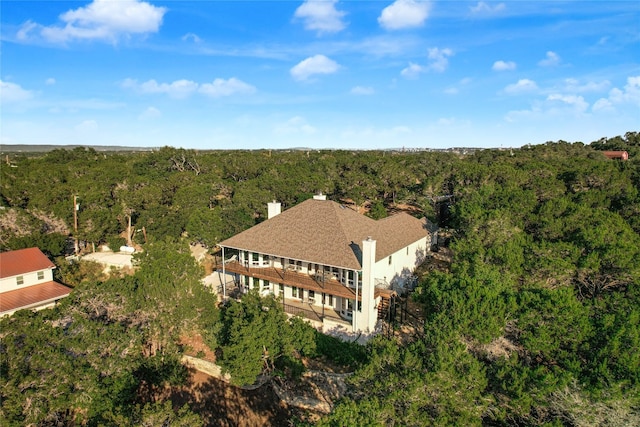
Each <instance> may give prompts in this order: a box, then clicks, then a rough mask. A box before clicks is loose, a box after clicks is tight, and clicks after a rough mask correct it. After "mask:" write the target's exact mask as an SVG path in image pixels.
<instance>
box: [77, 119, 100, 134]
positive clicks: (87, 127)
mask: <svg viewBox="0 0 640 427" xmlns="http://www.w3.org/2000/svg"><path fill="white" fill-rule="evenodd" d="M75 129H76V131H78V132H83V133H86V132H93V131H95V130H97V129H98V122H96V121H95V120H85V121H83V122H82V123H80V124H79V125H76V127H75Z"/></svg>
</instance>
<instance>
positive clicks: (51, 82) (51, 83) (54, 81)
mask: <svg viewBox="0 0 640 427" xmlns="http://www.w3.org/2000/svg"><path fill="white" fill-rule="evenodd" d="M44 83H45V84H46V85H47V86H51V85H54V84H56V79H54V78H53V77H49V78H48V79H47V80H45V81H44Z"/></svg>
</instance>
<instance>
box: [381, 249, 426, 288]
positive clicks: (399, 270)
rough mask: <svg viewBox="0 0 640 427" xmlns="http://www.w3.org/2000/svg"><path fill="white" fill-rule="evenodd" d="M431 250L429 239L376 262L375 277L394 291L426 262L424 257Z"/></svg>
mask: <svg viewBox="0 0 640 427" xmlns="http://www.w3.org/2000/svg"><path fill="white" fill-rule="evenodd" d="M428 249H429V246H428V243H427V238H426V237H425V238H424V239H420V240H418V241H417V242H414V243H412V244H410V245H409V246H407V247H406V248H402V249H400V250H399V251H397V252H395V253H393V254H391V256H390V257H391V262H389V256H387V257H384V258H382V259H381V260H379V261H378V262H376V264H375V266H374V277H375V278H376V279H377V280H379V281H386V283H389V284H390V285H391V286H392V287H393V288H394V289H395V288H398V287H402V286H404V284H405V280H406V279H407V276H408V274H410V273H413V271H414V269H415V268H416V267H417V266H418V265H419V264H420V263H421V262H422V261H424V257H425V256H426V253H427V251H428Z"/></svg>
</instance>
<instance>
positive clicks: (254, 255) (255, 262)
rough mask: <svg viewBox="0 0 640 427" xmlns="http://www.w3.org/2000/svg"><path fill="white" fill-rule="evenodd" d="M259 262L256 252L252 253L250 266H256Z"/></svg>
mask: <svg viewBox="0 0 640 427" xmlns="http://www.w3.org/2000/svg"><path fill="white" fill-rule="evenodd" d="M259 260H260V254H259V253H257V252H253V253H252V254H251V264H252V265H258V264H259Z"/></svg>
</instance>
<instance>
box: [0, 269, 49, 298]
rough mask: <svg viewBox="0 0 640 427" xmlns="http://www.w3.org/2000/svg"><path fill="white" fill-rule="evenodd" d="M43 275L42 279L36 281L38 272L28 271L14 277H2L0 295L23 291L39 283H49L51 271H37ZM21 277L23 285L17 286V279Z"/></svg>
mask: <svg viewBox="0 0 640 427" xmlns="http://www.w3.org/2000/svg"><path fill="white" fill-rule="evenodd" d="M39 271H40V272H41V273H43V278H42V279H38V271H30V272H28V273H24V274H18V275H16V276H10V277H4V278H2V279H0V293H2V292H8V291H15V290H16V289H23V288H26V287H27V286H33V285H39V284H40V283H46V282H51V281H52V280H53V270H52V269H45V270H39ZM21 276H22V280H23V284H22V285H18V278H19V277H21Z"/></svg>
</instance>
